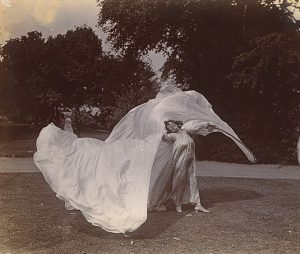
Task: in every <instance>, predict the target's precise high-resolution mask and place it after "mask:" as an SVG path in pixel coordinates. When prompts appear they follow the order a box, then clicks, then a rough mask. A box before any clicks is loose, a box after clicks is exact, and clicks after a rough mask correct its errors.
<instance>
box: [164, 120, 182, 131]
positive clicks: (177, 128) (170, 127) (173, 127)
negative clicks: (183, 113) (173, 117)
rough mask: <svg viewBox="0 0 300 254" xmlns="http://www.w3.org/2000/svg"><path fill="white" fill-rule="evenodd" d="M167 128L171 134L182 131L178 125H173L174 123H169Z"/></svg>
mask: <svg viewBox="0 0 300 254" xmlns="http://www.w3.org/2000/svg"><path fill="white" fill-rule="evenodd" d="M167 127H168V129H169V131H170V132H174V133H176V132H178V131H179V130H180V128H179V127H178V125H177V124H176V123H173V122H169V123H168V124H167Z"/></svg>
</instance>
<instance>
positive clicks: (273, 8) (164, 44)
mask: <svg viewBox="0 0 300 254" xmlns="http://www.w3.org/2000/svg"><path fill="white" fill-rule="evenodd" d="M98 4H99V6H100V7H101V8H100V12H99V19H98V23H99V26H100V27H101V28H103V29H104V30H105V31H106V32H107V33H108V40H109V41H110V42H111V43H112V44H113V46H114V47H115V48H116V50H119V51H121V52H123V53H124V54H126V52H134V54H137V55H139V56H142V55H144V54H147V53H148V52H149V51H150V50H156V51H158V52H162V53H163V54H164V55H165V56H166V63H165V64H164V66H163V70H162V71H163V75H162V77H163V78H165V79H167V78H170V77H171V78H173V79H174V80H175V82H176V83H177V84H180V85H181V86H183V87H187V88H189V89H194V90H197V91H199V92H201V93H203V94H204V95H205V96H206V97H207V98H208V99H209V101H210V102H212V104H213V105H214V108H215V110H216V112H217V113H219V114H220V115H222V118H224V119H225V120H226V121H227V122H228V123H230V125H232V126H233V127H234V129H235V130H237V132H238V133H239V134H240V136H241V137H242V139H243V140H244V141H245V142H246V143H247V144H249V146H250V147H251V148H253V150H254V153H256V154H257V156H258V159H259V160H260V161H261V162H264V161H265V162H267V161H273V162H279V161H283V159H282V158H285V160H286V161H293V160H294V161H295V158H296V157H295V156H294V153H295V151H296V143H295V142H296V140H297V138H295V137H296V136H297V135H299V130H297V128H299V125H300V123H299V120H298V119H300V116H299V101H300V98H299V92H300V88H299V77H300V68H299V63H300V58H299V55H300V53H299V46H298V45H300V44H299V30H298V25H299V22H298V23H297V22H296V21H295V19H294V17H293V13H292V12H291V11H290V9H289V5H288V3H287V1H273V0H267V1H265V0H229V1H228V0H217V1H215V0H201V1H199V0H157V1H152V0H120V1H113V0H103V1H98ZM295 4H296V5H297V4H298V3H295ZM272 149H273V150H272ZM274 151H275V152H274Z"/></svg>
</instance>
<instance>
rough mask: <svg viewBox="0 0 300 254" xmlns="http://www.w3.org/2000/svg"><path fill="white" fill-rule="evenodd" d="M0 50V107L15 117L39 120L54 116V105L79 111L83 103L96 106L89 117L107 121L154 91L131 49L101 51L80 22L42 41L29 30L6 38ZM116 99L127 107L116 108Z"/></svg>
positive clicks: (145, 68) (147, 69)
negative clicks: (124, 52)
mask: <svg viewBox="0 0 300 254" xmlns="http://www.w3.org/2000/svg"><path fill="white" fill-rule="evenodd" d="M0 54H1V55H0V56H1V58H2V61H1V62H0V74H1V75H2V76H3V77H4V78H3V79H1V81H0V100H1V102H2V103H1V105H0V106H1V110H2V111H3V112H4V113H6V114H8V115H10V116H11V118H13V120H17V121H27V122H32V121H35V122H41V123H42V125H44V124H45V123H46V122H47V121H50V120H51V121H54V120H55V119H53V117H52V118H51V119H49V117H50V116H53V115H54V116H55V115H56V116H59V112H58V110H57V109H58V108H60V107H69V108H75V111H76V112H79V110H78V109H79V108H80V106H82V105H84V104H87V105H92V106H96V107H99V108H101V112H102V113H101V115H100V116H99V117H98V118H97V119H95V121H98V122H101V123H102V124H103V125H108V121H109V124H110V125H112V124H114V123H115V122H117V121H118V120H119V119H120V117H122V116H123V115H124V114H125V113H126V112H125V111H128V110H129V109H130V108H132V107H134V106H135V105H136V103H138V102H141V101H143V100H146V99H148V98H149V94H152V95H153V91H155V79H154V78H153V77H154V72H153V71H152V69H151V68H150V65H149V64H148V63H147V62H145V61H143V60H142V59H140V58H137V57H135V56H134V55H131V54H128V55H123V56H122V55H113V54H110V53H103V52H102V46H101V40H100V39H99V38H98V37H97V35H96V34H95V32H94V31H93V30H92V29H91V28H88V27H85V26H84V27H78V28H76V29H75V30H70V31H68V32H67V33H66V34H58V35H57V36H55V37H52V36H50V37H49V38H48V39H47V40H44V39H43V38H42V34H41V33H38V32H30V33H28V34H27V36H22V37H21V38H18V39H12V40H9V41H8V42H7V43H6V44H5V45H4V46H3V47H1V51H0ZM137 95H138V99H137ZM120 100H127V104H126V105H127V106H126V107H125V106H124V105H123V106H122V109H120V108H119V107H120V103H118V101H120ZM117 107H118V108H117ZM95 125H96V124H95Z"/></svg>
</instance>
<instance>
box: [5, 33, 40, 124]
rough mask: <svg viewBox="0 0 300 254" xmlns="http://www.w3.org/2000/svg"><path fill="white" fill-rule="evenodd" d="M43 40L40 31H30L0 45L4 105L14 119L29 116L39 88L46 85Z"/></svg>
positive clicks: (34, 105)
mask: <svg viewBox="0 0 300 254" xmlns="http://www.w3.org/2000/svg"><path fill="white" fill-rule="evenodd" d="M44 44H45V41H44V39H43V38H42V34H41V33H39V32H29V33H28V34H27V36H22V37H21V38H17V39H11V40H9V41H7V43H6V44H5V45H4V46H3V47H2V48H1V52H0V53H1V59H2V60H1V62H0V66H1V76H2V78H1V83H0V98H1V101H2V105H1V106H2V110H4V111H5V112H9V114H10V116H11V118H13V119H14V120H24V119H26V118H27V117H29V116H30V114H31V112H32V111H33V110H34V108H35V107H36V101H35V96H36V91H37V89H42V87H43V85H44V79H43V77H42V76H41V75H40V72H41V68H42V66H41V62H42V54H43V53H42V52H43V48H44Z"/></svg>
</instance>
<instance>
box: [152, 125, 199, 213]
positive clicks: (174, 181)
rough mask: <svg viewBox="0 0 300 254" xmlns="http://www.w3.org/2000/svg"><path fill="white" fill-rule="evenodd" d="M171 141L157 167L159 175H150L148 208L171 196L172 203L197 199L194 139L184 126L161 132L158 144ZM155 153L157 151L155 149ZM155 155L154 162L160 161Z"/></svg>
mask: <svg viewBox="0 0 300 254" xmlns="http://www.w3.org/2000/svg"><path fill="white" fill-rule="evenodd" d="M164 142H167V143H169V144H171V146H172V147H171V149H170V148H168V149H169V151H170V153H169V156H168V160H167V161H166V162H165V164H164V165H163V170H160V175H158V176H157V177H156V178H154V177H152V178H151V183H150V190H149V200H148V209H149V210H155V209H159V208H160V205H161V202H165V201H166V200H167V199H172V200H173V202H174V203H175V204H176V205H182V204H188V203H193V204H198V203H200V195H199V189H198V185H197V178H196V166H195V143H194V140H193V139H192V138H191V137H190V135H189V134H188V133H187V132H186V131H185V130H180V131H179V132H178V133H164V135H163V141H162V142H161V144H164ZM158 154H159V153H158ZM161 160H162V159H161V158H160V157H156V159H155V161H154V167H153V168H154V169H155V168H158V167H157V165H156V163H159V162H158V161H161Z"/></svg>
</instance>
